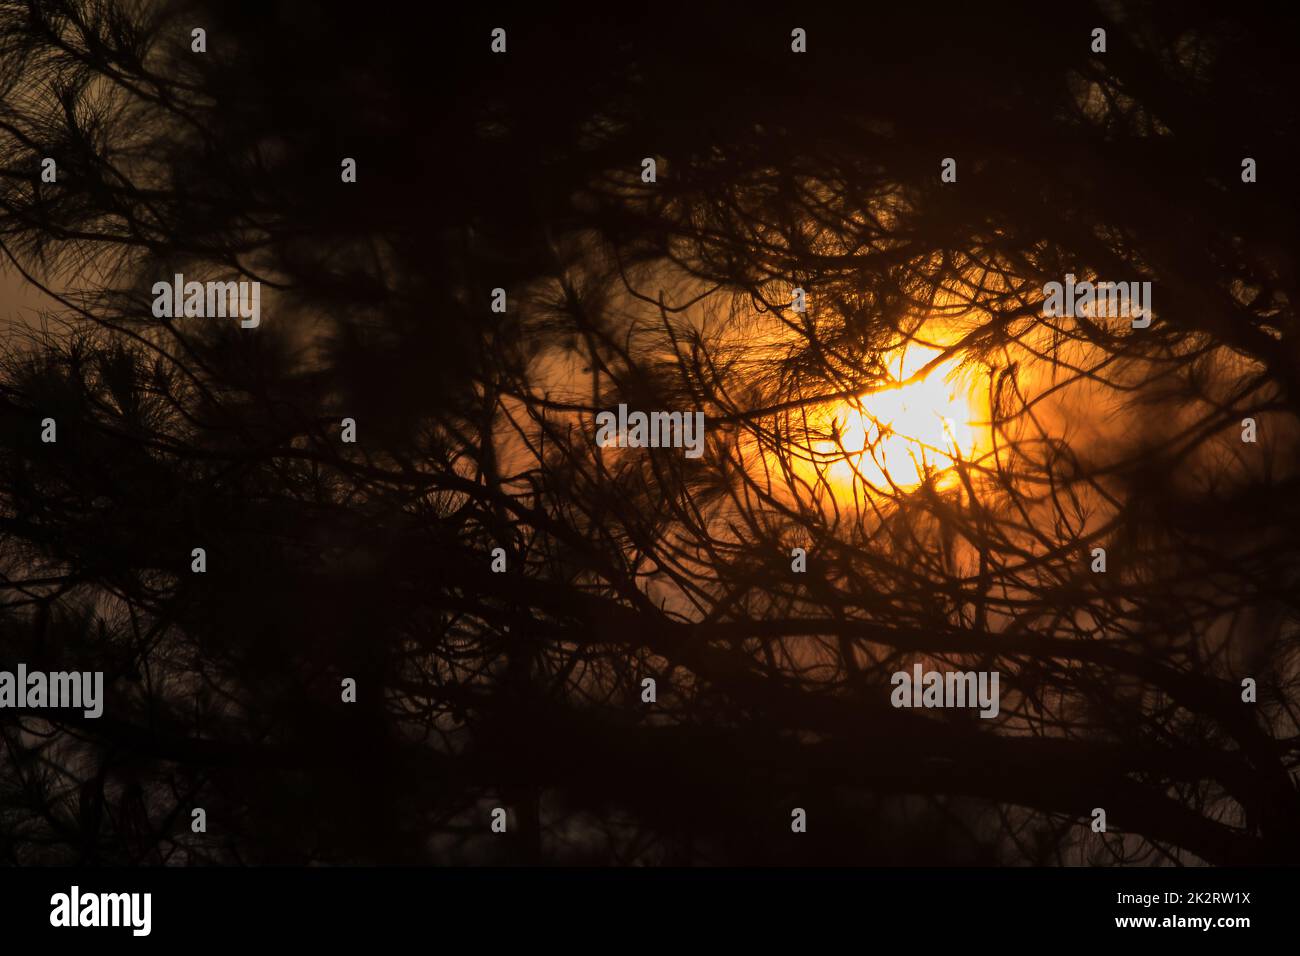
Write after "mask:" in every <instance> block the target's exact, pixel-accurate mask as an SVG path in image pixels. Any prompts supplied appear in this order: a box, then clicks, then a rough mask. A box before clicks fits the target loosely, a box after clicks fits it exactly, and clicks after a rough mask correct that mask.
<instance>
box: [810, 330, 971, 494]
mask: <svg viewBox="0 0 1300 956" xmlns="http://www.w3.org/2000/svg"><path fill="white" fill-rule="evenodd" d="M939 354H940V352H939V350H938V349H934V348H929V347H926V346H921V345H916V344H913V345H911V346H909V347H907V348H905V349H903V350H901V351H900V352H899V353H897V355H896V356H895V357H893V358H891V361H890V363H889V366H890V367H889V371H890V374H891V375H892V376H893V377H894V379H895V380H896V381H898V382H899V383H906V384H899V385H897V386H894V387H887V388H885V389H882V390H877V391H873V392H870V393H868V394H865V395H862V396H860V397H858V398H855V399H852V400H850V401H846V402H842V403H840V404H839V405H837V406H835V407H833V408H831V409H830V410H829V411H828V413H827V419H828V421H827V424H826V426H825V431H826V432H827V433H828V437H825V438H820V439H818V440H816V441H814V442H813V443H812V452H813V459H814V463H815V465H816V467H817V469H818V471H819V472H821V473H822V474H823V475H824V476H825V479H826V480H827V481H829V482H831V483H832V484H833V485H840V486H849V485H852V484H853V483H854V482H866V483H867V484H869V485H870V486H871V487H873V488H874V489H876V490H877V491H881V492H892V491H895V490H908V489H911V488H915V487H916V486H917V485H920V484H921V482H922V481H924V480H925V478H926V476H927V475H937V476H938V478H937V479H936V480H938V481H939V482H940V483H943V482H944V481H950V480H953V479H954V478H955V476H954V475H952V474H951V472H950V469H951V468H952V466H953V463H954V461H957V460H962V459H969V457H970V456H971V453H972V452H973V451H974V445H975V440H974V429H973V428H972V424H971V410H970V402H969V400H968V399H967V397H966V396H967V394H968V393H969V391H970V389H969V383H968V382H966V381H964V379H963V376H962V375H961V374H960V373H959V371H958V365H959V364H960V363H959V360H958V359H957V358H953V359H950V360H948V361H946V362H943V363H941V364H939V365H938V366H936V367H935V368H933V369H931V370H930V372H929V373H928V374H926V375H925V376H924V377H923V378H920V379H918V380H916V381H908V380H909V379H911V378H912V377H913V376H914V375H916V374H917V373H918V372H919V371H920V370H921V369H923V368H924V367H925V365H926V364H927V363H928V362H930V361H932V360H933V359H934V358H935V357H936V356H938V355H939ZM944 472H948V475H947V476H946V477H945V476H944V475H943V474H942V473H944Z"/></svg>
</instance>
